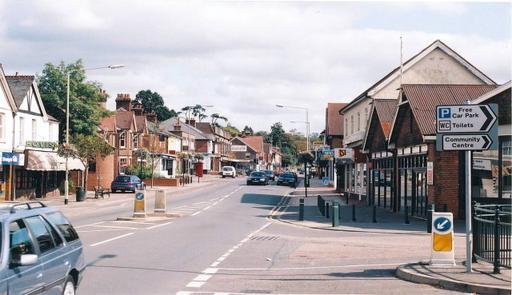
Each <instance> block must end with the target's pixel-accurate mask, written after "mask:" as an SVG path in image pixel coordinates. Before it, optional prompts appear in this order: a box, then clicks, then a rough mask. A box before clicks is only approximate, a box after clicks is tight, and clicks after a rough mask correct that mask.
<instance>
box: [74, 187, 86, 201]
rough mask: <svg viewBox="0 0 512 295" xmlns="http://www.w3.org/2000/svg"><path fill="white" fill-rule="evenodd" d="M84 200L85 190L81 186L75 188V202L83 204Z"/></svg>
mask: <svg viewBox="0 0 512 295" xmlns="http://www.w3.org/2000/svg"><path fill="white" fill-rule="evenodd" d="M84 200H85V189H84V188H83V187H81V186H77V187H76V201H77V202H83V201H84Z"/></svg>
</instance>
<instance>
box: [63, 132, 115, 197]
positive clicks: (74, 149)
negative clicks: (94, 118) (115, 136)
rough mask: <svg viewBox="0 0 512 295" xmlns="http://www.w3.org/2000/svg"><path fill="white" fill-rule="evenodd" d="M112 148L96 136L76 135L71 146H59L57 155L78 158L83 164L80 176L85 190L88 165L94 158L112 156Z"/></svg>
mask: <svg viewBox="0 0 512 295" xmlns="http://www.w3.org/2000/svg"><path fill="white" fill-rule="evenodd" d="M114 150H115V149H114V147H113V146H111V145H110V144H108V143H107V142H106V141H105V140H104V139H103V138H101V137H99V136H98V135H96V134H93V135H83V134H77V135H75V136H74V137H73V139H72V145H70V146H67V145H66V144H62V145H60V146H59V149H58V154H59V155H61V156H63V157H66V156H67V157H73V158H78V159H80V161H81V162H82V164H84V167H85V173H83V174H82V183H83V186H84V188H87V181H88V176H89V164H90V163H91V162H93V161H95V160H96V157H98V156H100V157H102V158H104V157H106V156H108V155H110V154H112V153H113V152H114Z"/></svg>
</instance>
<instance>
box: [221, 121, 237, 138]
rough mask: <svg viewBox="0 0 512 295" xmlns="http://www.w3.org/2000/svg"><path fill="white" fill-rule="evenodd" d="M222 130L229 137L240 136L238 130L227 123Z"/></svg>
mask: <svg viewBox="0 0 512 295" xmlns="http://www.w3.org/2000/svg"><path fill="white" fill-rule="evenodd" d="M224 130H226V131H227V132H228V133H229V135H231V137H237V136H240V130H238V128H236V127H235V126H232V125H231V124H229V123H228V125H227V126H226V127H224Z"/></svg>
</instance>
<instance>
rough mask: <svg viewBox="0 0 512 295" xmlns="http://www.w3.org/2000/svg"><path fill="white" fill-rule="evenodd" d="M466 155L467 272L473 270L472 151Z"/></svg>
mask: <svg viewBox="0 0 512 295" xmlns="http://www.w3.org/2000/svg"><path fill="white" fill-rule="evenodd" d="M465 154H466V155H465V156H466V159H465V160H466V169H465V170H466V206H465V207H466V272H472V270H473V265H472V264H473V261H472V259H471V255H472V253H473V249H472V248H473V231H472V228H471V218H472V217H471V151H466V152H465Z"/></svg>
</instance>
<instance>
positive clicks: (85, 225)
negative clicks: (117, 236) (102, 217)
mask: <svg viewBox="0 0 512 295" xmlns="http://www.w3.org/2000/svg"><path fill="white" fill-rule="evenodd" d="M104 222H105V221H100V222H95V223H89V224H83V225H79V226H75V229H77V228H82V227H87V226H94V225H97V224H102V223H104Z"/></svg>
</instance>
